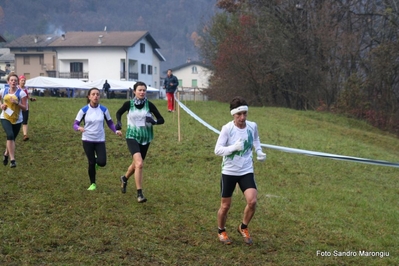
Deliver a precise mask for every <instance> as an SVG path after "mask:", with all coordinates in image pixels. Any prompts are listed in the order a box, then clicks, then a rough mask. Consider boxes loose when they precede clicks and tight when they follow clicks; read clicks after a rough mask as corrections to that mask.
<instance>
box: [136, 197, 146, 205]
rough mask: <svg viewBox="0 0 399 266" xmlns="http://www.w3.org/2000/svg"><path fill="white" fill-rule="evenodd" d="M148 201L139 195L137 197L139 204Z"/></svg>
mask: <svg viewBox="0 0 399 266" xmlns="http://www.w3.org/2000/svg"><path fill="white" fill-rule="evenodd" d="M146 201H147V199H146V198H145V197H144V196H143V195H138V196H137V202H138V203H144V202H146Z"/></svg>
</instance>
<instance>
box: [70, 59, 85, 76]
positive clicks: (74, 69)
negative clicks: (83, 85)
mask: <svg viewBox="0 0 399 266" xmlns="http://www.w3.org/2000/svg"><path fill="white" fill-rule="evenodd" d="M69 68H70V72H71V73H70V76H69V78H83V63H81V62H72V63H71V64H70V66H69Z"/></svg>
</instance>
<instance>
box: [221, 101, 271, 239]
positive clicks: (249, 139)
mask: <svg viewBox="0 0 399 266" xmlns="http://www.w3.org/2000/svg"><path fill="white" fill-rule="evenodd" d="M230 113H231V115H232V116H233V121H230V122H228V123H227V124H226V125H224V126H223V127H222V130H221V132H220V135H219V138H218V140H217V142H216V146H215V154H216V155H220V156H223V162H222V177H221V182H220V186H221V196H222V199H221V203H220V208H219V211H218V214H217V220H218V229H219V230H218V237H219V241H220V242H222V243H223V244H226V245H230V244H231V243H232V241H231V240H230V238H229V237H228V235H227V233H226V228H225V226H226V220H227V213H228V212H229V209H230V205H231V197H232V195H233V192H234V189H235V187H236V184H237V183H238V185H239V186H240V189H241V191H242V192H243V193H244V196H245V199H246V202H247V205H246V206H245V209H244V216H243V219H242V222H241V224H240V225H239V226H238V228H237V231H238V232H239V233H240V235H241V236H242V237H243V238H244V242H245V243H246V244H248V245H252V238H251V236H250V234H249V231H248V224H249V222H250V221H251V219H252V217H253V216H254V214H255V207H256V200H257V199H256V197H257V193H258V192H257V187H256V183H255V176H254V168H253V158H252V147H254V149H255V152H256V154H257V160H258V161H265V160H266V154H265V153H263V152H262V148H261V146H260V140H259V134H258V126H257V125H256V123H255V122H250V121H247V115H248V104H247V102H246V101H245V100H244V99H243V98H242V97H235V98H233V100H232V101H231V102H230Z"/></svg>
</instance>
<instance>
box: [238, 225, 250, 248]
mask: <svg viewBox="0 0 399 266" xmlns="http://www.w3.org/2000/svg"><path fill="white" fill-rule="evenodd" d="M237 231H238V233H240V235H241V236H242V237H243V238H244V242H245V244H247V245H248V246H251V245H252V238H251V236H250V235H249V231H248V228H245V229H241V224H240V225H239V226H238V228H237Z"/></svg>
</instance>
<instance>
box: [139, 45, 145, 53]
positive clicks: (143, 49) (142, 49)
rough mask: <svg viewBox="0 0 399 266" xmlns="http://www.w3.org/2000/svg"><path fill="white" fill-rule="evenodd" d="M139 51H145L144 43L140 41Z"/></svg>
mask: <svg viewBox="0 0 399 266" xmlns="http://www.w3.org/2000/svg"><path fill="white" fill-rule="evenodd" d="M140 53H143V54H144V53H145V44H144V43H140Z"/></svg>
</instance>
